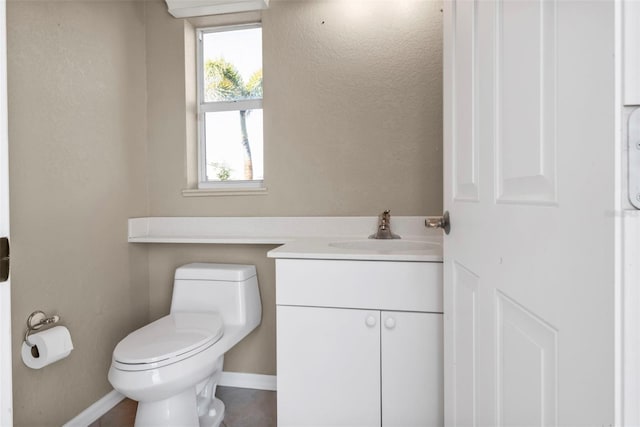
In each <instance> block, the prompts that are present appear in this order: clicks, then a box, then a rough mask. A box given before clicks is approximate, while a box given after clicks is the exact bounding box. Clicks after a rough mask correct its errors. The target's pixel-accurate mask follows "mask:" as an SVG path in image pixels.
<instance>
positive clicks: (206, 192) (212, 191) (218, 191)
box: [182, 187, 268, 197]
mask: <svg viewBox="0 0 640 427" xmlns="http://www.w3.org/2000/svg"><path fill="white" fill-rule="evenodd" d="M267 193H268V192H267V188H266V187H259V188H189V189H185V190H182V196H183V197H219V196H265V195H267Z"/></svg>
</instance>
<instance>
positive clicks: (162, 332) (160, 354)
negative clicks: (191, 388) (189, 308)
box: [113, 313, 224, 365]
mask: <svg viewBox="0 0 640 427" xmlns="http://www.w3.org/2000/svg"><path fill="white" fill-rule="evenodd" d="M223 331H224V328H223V323H222V317H221V316H220V315H219V314H218V313H173V314H170V315H168V316H165V317H162V318H160V319H158V320H156V321H155V322H153V323H150V324H148V325H147V326H144V327H142V328H140V329H138V330H137V331H134V332H132V333H130V334H129V335H127V336H126V337H125V339H123V340H122V341H120V343H119V344H118V345H117V346H116V348H115V350H114V351H113V359H114V361H116V362H119V363H124V364H132V365H133V364H149V363H155V362H161V361H163V360H167V359H176V358H177V359H181V358H180V356H181V355H184V356H185V357H186V356H187V355H190V354H193V353H194V351H195V350H197V349H198V348H200V347H202V348H207V347H209V346H210V345H212V344H213V343H215V342H216V341H218V340H219V339H220V337H221V336H222V334H223ZM176 361H177V360H176Z"/></svg>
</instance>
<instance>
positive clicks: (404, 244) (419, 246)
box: [329, 239, 440, 253]
mask: <svg viewBox="0 0 640 427" xmlns="http://www.w3.org/2000/svg"><path fill="white" fill-rule="evenodd" d="M329 246H331V247H334V248H339V249H352V250H358V251H367V252H385V253H392V252H409V251H427V250H433V249H437V248H439V247H440V245H438V244H437V243H429V242H417V241H412V240H397V239H389V240H382V239H367V240H352V241H344V242H331V243H329Z"/></svg>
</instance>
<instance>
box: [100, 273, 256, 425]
mask: <svg viewBox="0 0 640 427" xmlns="http://www.w3.org/2000/svg"><path fill="white" fill-rule="evenodd" d="M261 315H262V306H261V303H260V294H259V291H258V280H257V277H256V271H255V267H254V266H252V265H236V264H207V263H194V264H188V265H185V266H182V267H179V268H178V269H177V270H176V274H175V279H174V285H173V296H172V299H171V310H170V313H169V314H168V315H167V316H164V317H162V318H160V319H158V320H156V321H155V322H152V323H150V324H148V325H146V326H144V327H142V328H140V329H138V330H136V331H134V332H132V333H131V334H129V335H128V336H127V337H125V338H124V339H123V340H122V341H120V342H119V343H118V345H117V346H116V348H115V349H114V351H113V358H112V363H111V368H110V369H109V382H110V383H111V385H112V386H113V388H114V389H115V390H117V391H119V392H120V393H122V394H123V395H125V396H127V397H129V398H130V399H133V400H137V401H138V410H137V413H136V421H135V425H136V426H194V427H195V426H198V427H218V426H219V425H220V423H221V422H222V419H223V418H224V404H223V403H222V402H221V401H220V400H219V399H217V398H216V397H215V390H216V386H217V384H218V381H219V379H220V375H221V373H222V366H223V361H224V354H225V353H226V352H227V351H228V350H229V349H230V348H231V347H233V346H234V345H236V344H237V343H238V342H239V341H240V340H242V339H243V338H244V337H245V336H247V335H248V334H249V332H251V331H252V330H253V329H255V328H256V326H258V325H259V324H260V319H261Z"/></svg>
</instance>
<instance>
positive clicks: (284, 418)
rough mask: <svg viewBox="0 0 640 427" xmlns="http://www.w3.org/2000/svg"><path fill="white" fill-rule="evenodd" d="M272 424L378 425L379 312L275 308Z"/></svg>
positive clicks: (287, 426)
mask: <svg viewBox="0 0 640 427" xmlns="http://www.w3.org/2000/svg"><path fill="white" fill-rule="evenodd" d="M277 341H278V367H277V368H278V426H279V427H304V426H316V427H317V426H322V427H331V426H350V427H359V426H362V427H364V426H367V427H369V426H376V427H379V426H380V312H379V311H369V310H349V309H334V308H317V307H291V306H278V307H277Z"/></svg>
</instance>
